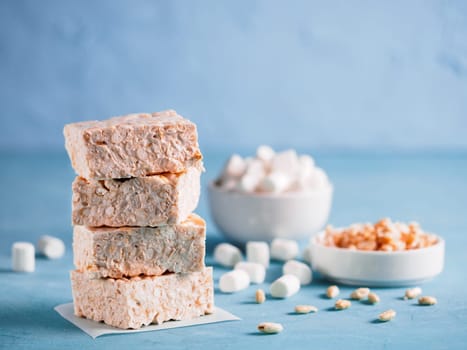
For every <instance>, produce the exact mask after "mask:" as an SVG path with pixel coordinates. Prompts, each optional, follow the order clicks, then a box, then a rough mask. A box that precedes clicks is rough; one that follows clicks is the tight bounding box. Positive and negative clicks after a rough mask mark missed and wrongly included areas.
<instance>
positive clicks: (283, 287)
mask: <svg viewBox="0 0 467 350" xmlns="http://www.w3.org/2000/svg"><path fill="white" fill-rule="evenodd" d="M299 290H300V280H299V279H298V278H297V277H296V276H294V275H283V276H282V277H280V278H278V279H277V280H275V281H274V282H273V283H272V284H271V286H270V287H269V291H270V293H271V295H272V296H273V297H274V298H288V297H290V296H292V295H294V294H295V293H297V292H298V291H299Z"/></svg>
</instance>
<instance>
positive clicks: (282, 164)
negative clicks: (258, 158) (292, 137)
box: [271, 149, 299, 179]
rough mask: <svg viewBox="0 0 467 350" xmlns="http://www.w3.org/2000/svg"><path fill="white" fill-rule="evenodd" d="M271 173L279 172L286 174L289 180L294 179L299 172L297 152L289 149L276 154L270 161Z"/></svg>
mask: <svg viewBox="0 0 467 350" xmlns="http://www.w3.org/2000/svg"><path fill="white" fill-rule="evenodd" d="M271 172H279V173H283V174H286V175H287V176H288V177H289V178H291V179H293V178H295V176H296V175H297V173H298V172H299V163H298V156H297V152H295V151H294V150H292V149H291V150H287V151H284V152H280V153H276V155H275V156H274V158H273V159H272V161H271Z"/></svg>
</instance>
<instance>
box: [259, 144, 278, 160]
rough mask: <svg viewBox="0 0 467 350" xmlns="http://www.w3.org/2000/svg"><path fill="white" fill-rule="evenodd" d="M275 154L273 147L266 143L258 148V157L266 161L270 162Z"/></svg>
mask: <svg viewBox="0 0 467 350" xmlns="http://www.w3.org/2000/svg"><path fill="white" fill-rule="evenodd" d="M275 154H276V152H274V150H273V149H272V148H271V147H269V146H266V145H261V146H259V147H258V149H257V150H256V158H258V159H259V160H261V161H263V162H266V163H269V162H270V161H271V160H272V158H274V155H275Z"/></svg>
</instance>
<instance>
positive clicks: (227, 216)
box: [208, 183, 333, 243]
mask: <svg viewBox="0 0 467 350" xmlns="http://www.w3.org/2000/svg"><path fill="white" fill-rule="evenodd" d="M332 192H333V188H332V186H331V185H329V186H328V187H326V188H324V189H319V190H314V191H309V192H293V193H292V192H289V193H282V194H258V193H252V194H245V193H238V192H229V191H226V190H224V189H222V188H220V187H218V186H216V185H215V184H214V183H211V184H210V185H209V188H208V194H209V196H208V197H209V206H210V209H211V215H212V218H213V220H214V222H215V223H216V225H217V226H218V228H219V229H220V230H221V231H222V232H223V234H224V235H225V236H226V237H227V238H228V239H229V240H230V241H233V242H236V243H246V242H248V241H255V240H257V241H271V240H273V239H274V238H289V239H297V240H299V239H303V238H306V237H310V235H311V234H314V233H316V232H318V231H319V230H321V229H322V228H323V227H324V225H325V224H326V222H327V220H328V217H329V212H330V210H331V202H332Z"/></svg>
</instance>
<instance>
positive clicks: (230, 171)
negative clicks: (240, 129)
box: [222, 154, 246, 177]
mask: <svg viewBox="0 0 467 350" xmlns="http://www.w3.org/2000/svg"><path fill="white" fill-rule="evenodd" d="M245 170H246V162H245V160H244V159H243V158H242V157H240V156H239V155H238V154H233V155H232V156H231V157H230V158H229V160H228V161H227V163H226V164H225V166H224V171H223V175H222V177H240V176H242V175H243V174H244V173H245Z"/></svg>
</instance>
